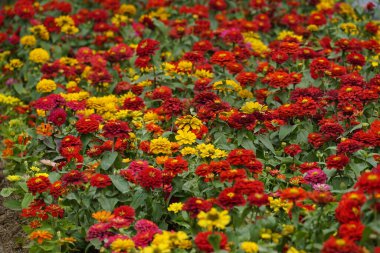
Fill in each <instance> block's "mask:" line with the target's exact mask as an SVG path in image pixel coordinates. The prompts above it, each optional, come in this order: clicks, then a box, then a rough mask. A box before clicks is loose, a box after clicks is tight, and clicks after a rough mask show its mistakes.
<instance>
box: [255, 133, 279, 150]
mask: <svg viewBox="0 0 380 253" xmlns="http://www.w3.org/2000/svg"><path fill="white" fill-rule="evenodd" d="M257 139H258V140H259V141H260V142H261V143H262V144H263V145H264V146H265V147H266V148H267V149H269V150H270V151H272V153H273V154H276V153H275V151H274V148H273V145H272V142H271V141H270V140H269V137H268V136H264V135H259V136H257Z"/></svg>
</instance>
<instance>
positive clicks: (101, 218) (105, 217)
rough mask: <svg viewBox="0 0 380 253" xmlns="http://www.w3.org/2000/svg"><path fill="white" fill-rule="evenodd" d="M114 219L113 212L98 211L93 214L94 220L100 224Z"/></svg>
mask: <svg viewBox="0 0 380 253" xmlns="http://www.w3.org/2000/svg"><path fill="white" fill-rule="evenodd" d="M113 217H114V215H113V214H112V213H111V212H109V211H105V210H102V211H98V212H96V213H93V214H92V218H94V219H95V220H97V221H98V222H107V221H109V220H110V219H111V218H113Z"/></svg>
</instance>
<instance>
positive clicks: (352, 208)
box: [335, 200, 361, 223]
mask: <svg viewBox="0 0 380 253" xmlns="http://www.w3.org/2000/svg"><path fill="white" fill-rule="evenodd" d="M360 208H361V206H360V205H358V204H357V203H355V201H351V200H341V201H340V202H339V205H338V207H337V208H336V209H335V218H336V219H337V220H338V221H339V222H340V223H348V222H351V221H353V222H358V221H360V214H361V212H360Z"/></svg>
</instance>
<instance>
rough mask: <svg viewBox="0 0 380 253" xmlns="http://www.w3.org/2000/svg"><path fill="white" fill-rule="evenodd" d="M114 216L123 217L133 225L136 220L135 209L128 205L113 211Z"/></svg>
mask: <svg viewBox="0 0 380 253" xmlns="http://www.w3.org/2000/svg"><path fill="white" fill-rule="evenodd" d="M113 214H114V215H115V216H117V217H122V218H124V219H126V220H128V221H129V222H130V224H132V223H133V222H134V220H135V209H133V208H132V207H130V206H127V205H124V206H119V207H117V208H115V210H113ZM130 224H129V225H130Z"/></svg>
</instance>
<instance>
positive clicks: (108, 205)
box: [98, 196, 119, 211]
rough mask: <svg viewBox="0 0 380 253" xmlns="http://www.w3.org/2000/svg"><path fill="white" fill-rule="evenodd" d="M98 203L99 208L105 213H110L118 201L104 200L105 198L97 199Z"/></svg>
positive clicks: (112, 199) (113, 199) (114, 199)
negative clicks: (105, 211)
mask: <svg viewBox="0 0 380 253" xmlns="http://www.w3.org/2000/svg"><path fill="white" fill-rule="evenodd" d="M98 201H99V203H100V206H101V207H102V208H103V209H104V210H107V211H112V210H113V209H114V207H115V206H116V204H117V202H119V200H118V199H116V198H106V197H105V196H102V197H101V198H98Z"/></svg>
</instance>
